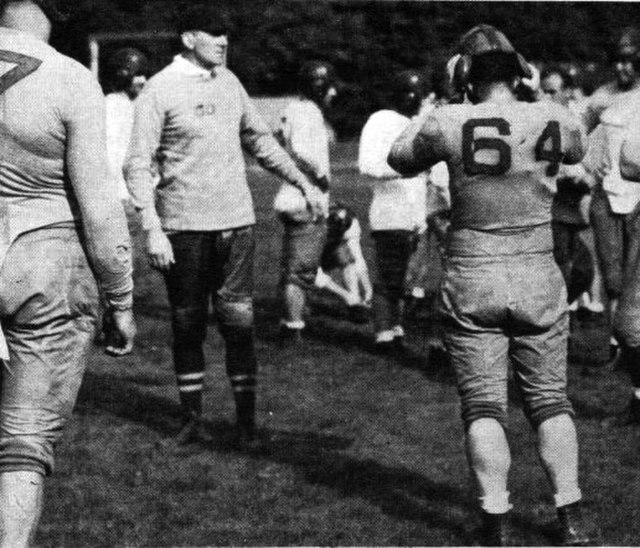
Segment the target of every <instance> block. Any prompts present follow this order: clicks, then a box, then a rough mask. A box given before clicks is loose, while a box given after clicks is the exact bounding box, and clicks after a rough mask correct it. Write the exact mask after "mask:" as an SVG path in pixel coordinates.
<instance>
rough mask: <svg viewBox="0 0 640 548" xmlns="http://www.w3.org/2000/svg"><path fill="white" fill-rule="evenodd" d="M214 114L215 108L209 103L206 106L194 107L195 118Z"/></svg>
mask: <svg viewBox="0 0 640 548" xmlns="http://www.w3.org/2000/svg"><path fill="white" fill-rule="evenodd" d="M215 113H216V106H215V105H212V104H211V103H209V104H207V105H198V106H197V107H196V116H213V115H214V114H215Z"/></svg>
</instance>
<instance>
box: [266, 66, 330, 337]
mask: <svg viewBox="0 0 640 548" xmlns="http://www.w3.org/2000/svg"><path fill="white" fill-rule="evenodd" d="M298 89H299V92H300V93H299V96H298V97H297V98H296V99H295V100H294V101H292V102H291V103H289V104H288V105H287V107H286V108H285V109H284V111H283V113H282V118H281V127H280V130H279V133H280V138H281V141H282V143H283V144H284V146H285V148H286V150H287V151H288V152H289V154H290V155H291V156H292V158H293V159H294V160H295V161H296V164H297V165H298V167H299V168H300V170H302V172H303V173H304V174H305V175H306V176H307V177H309V180H311V182H312V183H313V184H314V185H315V187H316V188H317V189H319V190H320V191H321V192H322V193H323V196H324V207H325V211H326V210H327V209H328V207H329V181H330V177H331V175H330V165H329V141H330V131H329V128H328V126H327V121H326V120H325V116H324V112H325V111H326V109H327V108H328V107H329V106H330V104H331V102H332V100H333V98H334V97H335V95H336V88H335V76H334V70H333V67H332V66H331V65H330V64H329V63H326V62H324V61H308V62H306V63H304V64H303V65H302V67H301V68H300V71H299V73H298ZM274 209H275V210H276V212H277V214H278V217H279V218H280V220H281V221H282V224H283V226H284V236H283V241H282V265H281V268H282V273H281V281H280V285H281V290H282V299H283V308H284V317H283V318H282V320H281V322H280V343H281V345H283V346H287V345H298V344H300V343H301V342H302V330H303V329H304V327H305V321H304V312H305V306H306V293H307V291H308V290H309V289H310V288H311V287H313V283H314V280H315V278H316V274H317V271H318V267H319V266H320V259H321V256H322V250H323V248H324V244H325V239H326V232H327V225H326V213H325V215H322V216H317V217H314V216H313V215H312V214H311V213H310V212H309V211H308V209H306V208H305V207H304V204H303V203H301V202H300V200H299V196H297V195H295V194H294V195H293V199H292V196H291V190H290V189H289V188H288V187H283V188H282V189H281V191H280V192H279V193H278V195H277V196H276V199H275V202H274Z"/></svg>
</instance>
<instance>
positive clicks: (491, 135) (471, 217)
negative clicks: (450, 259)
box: [389, 101, 584, 231]
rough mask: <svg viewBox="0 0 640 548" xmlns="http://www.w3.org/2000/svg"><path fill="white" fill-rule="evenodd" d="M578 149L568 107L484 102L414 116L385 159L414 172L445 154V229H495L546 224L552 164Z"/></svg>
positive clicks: (579, 139)
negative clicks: (447, 225) (448, 224)
mask: <svg viewBox="0 0 640 548" xmlns="http://www.w3.org/2000/svg"><path fill="white" fill-rule="evenodd" d="M583 154H584V153H583V132H582V126H581V124H580V122H579V120H578V119H577V118H575V116H574V115H573V114H572V113H571V112H570V111H569V110H568V109H566V108H564V107H562V106H559V105H556V104H553V103H550V102H546V101H545V102H539V103H523V102H515V101H514V102H508V103H499V104H498V103H491V102H486V103H481V104H477V105H471V104H461V105H447V106H444V107H441V108H438V109H436V110H434V111H432V112H431V113H430V114H429V115H427V116H426V117H425V118H422V119H420V120H418V121H416V122H415V123H414V124H413V125H412V127H410V128H408V129H407V131H405V133H404V134H403V135H402V136H401V137H400V139H399V140H398V141H396V143H395V145H394V147H393V149H392V151H391V155H390V157H389V163H390V164H391V165H392V167H394V168H397V169H398V170H400V171H401V172H405V173H411V172H414V173H415V172H420V171H422V170H424V169H426V168H428V167H430V166H432V165H434V164H436V163H437V162H439V161H445V162H446V163H447V165H448V167H449V174H450V178H451V179H450V192H451V205H452V215H451V224H452V229H454V230H455V229H472V230H478V231H494V230H502V229H514V228H521V227H534V226H538V225H542V224H545V223H549V222H550V221H551V203H552V200H553V196H554V194H555V192H556V177H557V174H558V170H559V164H560V163H561V162H564V163H570V164H571V163H577V162H579V161H580V160H581V159H582V156H583Z"/></svg>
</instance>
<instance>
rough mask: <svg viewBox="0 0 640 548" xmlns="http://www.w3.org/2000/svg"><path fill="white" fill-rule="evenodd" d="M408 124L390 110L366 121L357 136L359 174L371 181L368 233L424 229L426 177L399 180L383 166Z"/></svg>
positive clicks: (395, 174) (394, 172) (389, 169)
mask: <svg viewBox="0 0 640 548" xmlns="http://www.w3.org/2000/svg"><path fill="white" fill-rule="evenodd" d="M410 122H411V119H410V118H407V117H406V116H403V115H402V114H399V113H398V112H395V111H393V110H380V111H378V112H375V113H374V114H372V115H371V117H370V118H369V119H368V120H367V123H366V124H365V126H364V128H363V129H362V135H361V136H360V149H359V154H358V167H359V169H360V173H362V174H363V175H368V176H369V177H372V178H374V179H375V180H374V181H373V200H372V202H371V207H370V209H369V224H370V225H371V230H420V231H423V230H424V229H425V228H426V216H427V211H426V204H427V177H426V174H420V175H419V176H417V177H402V176H401V175H400V174H399V173H397V172H396V171H394V170H393V169H391V167H389V164H387V156H388V154H389V151H390V150H391V145H392V144H393V142H394V141H395V140H396V139H397V138H398V137H399V136H400V134H401V133H402V132H403V131H404V130H405V129H406V127H407V126H408V125H409V123H410Z"/></svg>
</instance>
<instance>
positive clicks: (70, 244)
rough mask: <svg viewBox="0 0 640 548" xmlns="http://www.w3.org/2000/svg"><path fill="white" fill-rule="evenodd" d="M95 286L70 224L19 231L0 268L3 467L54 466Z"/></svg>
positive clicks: (92, 318) (81, 362) (89, 328)
mask: <svg viewBox="0 0 640 548" xmlns="http://www.w3.org/2000/svg"><path fill="white" fill-rule="evenodd" d="M97 306H98V292H97V287H96V284H95V280H94V278H93V274H92V272H91V270H90V268H89V265H88V264H87V260H86V257H85V254H84V251H83V249H82V247H81V245H80V243H79V241H78V236H77V233H76V230H75V229H74V228H46V229H40V230H36V231H33V232H29V233H26V234H23V235H22V236H20V237H19V238H18V239H17V240H16V241H15V242H14V243H13V245H12V246H11V247H10V248H9V251H8V254H7V256H6V258H5V261H4V264H3V266H2V269H0V321H1V322H2V328H3V331H4V333H5V335H6V337H7V343H8V346H9V361H8V362H0V363H1V364H2V369H1V381H0V384H1V395H0V473H1V472H11V471H33V472H38V473H41V474H43V475H46V474H50V473H51V472H52V470H53V464H54V458H53V447H54V444H55V443H56V441H57V440H58V438H59V437H60V435H61V432H62V428H63V426H64V424H65V422H66V420H67V419H68V418H69V416H70V415H71V413H72V410H73V406H74V404H75V400H76V396H77V393H78V389H79V387H80V383H81V381H82V375H83V373H84V369H85V364H86V354H87V352H88V350H89V348H90V345H91V342H92V340H93V335H94V331H95V324H96V315H97Z"/></svg>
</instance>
